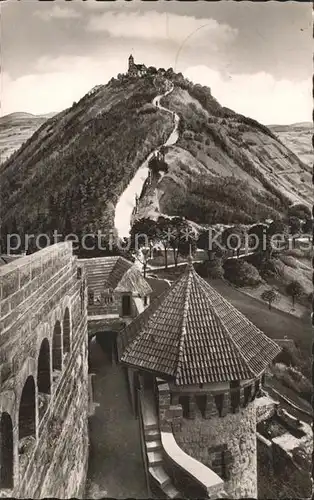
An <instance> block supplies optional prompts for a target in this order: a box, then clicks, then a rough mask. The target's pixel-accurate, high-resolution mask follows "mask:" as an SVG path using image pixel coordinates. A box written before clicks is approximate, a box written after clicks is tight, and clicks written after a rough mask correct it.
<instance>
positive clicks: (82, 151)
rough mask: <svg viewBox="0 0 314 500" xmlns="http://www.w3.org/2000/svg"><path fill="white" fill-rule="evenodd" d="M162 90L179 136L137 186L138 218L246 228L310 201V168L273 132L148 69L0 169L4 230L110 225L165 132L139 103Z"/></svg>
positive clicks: (50, 127) (96, 98)
mask: <svg viewBox="0 0 314 500" xmlns="http://www.w3.org/2000/svg"><path fill="white" fill-rule="evenodd" d="M169 84H171V85H173V91H172V92H170V93H169V95H168V96H167V97H165V98H164V99H163V100H162V105H163V106H164V107H166V108H168V109H170V110H172V111H174V112H175V113H177V114H178V115H179V117H180V122H179V139H178V141H177V142H176V143H175V145H172V146H170V147H168V148H166V156H165V161H166V163H167V164H168V172H166V173H165V174H164V175H163V176H161V175H160V174H159V175H158V174H157V175H155V177H154V178H153V179H152V183H151V184H150V185H148V183H146V186H144V189H143V192H142V196H141V198H140V200H139V205H138V212H139V215H141V216H146V215H150V214H151V213H152V211H153V212H154V214H155V215H156V214H158V213H160V212H161V213H165V214H169V215H176V214H178V215H184V216H186V217H188V218H190V219H191V220H194V221H195V222H198V223H206V222H207V223H217V222H221V223H230V222H243V223H250V222H252V221H253V222H254V221H256V220H260V219H262V218H267V217H277V216H279V217H280V216H281V215H283V214H284V213H285V212H286V209H287V206H288V204H289V203H291V202H293V201H302V202H306V203H307V204H309V200H310V196H311V195H310V189H309V185H310V172H309V169H308V167H307V166H306V165H305V164H303V163H302V162H301V161H300V159H299V158H298V157H297V156H296V155H295V154H294V153H293V152H291V151H290V150H289V149H288V148H287V147H286V146H284V145H283V144H282V142H281V141H280V140H278V138H277V137H276V136H275V135H274V133H273V132H271V131H270V130H269V129H268V128H267V127H265V126H262V125H260V124H259V123H258V122H256V121H254V120H252V119H250V118H247V117H244V116H242V115H238V114H236V113H234V112H233V111H232V110H229V109H227V108H224V107H222V106H221V105H220V104H219V103H218V102H217V101H216V100H215V99H214V97H213V96H212V95H211V91H210V89H209V88H208V87H202V86H200V85H194V84H192V83H191V82H189V81H188V80H186V79H184V78H183V76H182V75H181V74H175V73H174V72H173V71H172V70H171V69H169V70H167V71H166V72H165V71H164V70H158V71H156V70H155V69H154V68H152V69H151V70H149V71H148V74H146V75H144V76H142V77H137V78H131V77H129V76H128V75H118V78H116V79H115V78H113V79H112V80H111V81H110V82H109V83H108V84H107V85H98V86H97V87H95V88H94V89H93V90H92V91H91V92H89V93H88V94H87V95H86V96H84V97H83V98H82V99H81V100H80V101H79V102H77V103H73V106H72V107H71V108H69V109H67V110H65V111H63V112H62V113H59V114H58V115H55V116H53V117H52V118H50V119H49V120H48V121H46V122H45V123H44V124H43V125H42V126H41V127H40V128H39V129H38V130H37V131H36V132H35V133H34V134H33V135H32V137H31V138H29V139H28V140H27V141H26V143H25V144H24V145H23V146H22V147H21V148H20V149H19V150H18V151H17V152H15V153H14V154H13V155H12V156H11V157H10V158H9V159H8V160H7V161H6V162H5V163H4V164H3V165H1V166H0V183H1V187H2V189H1V194H0V196H1V198H0V201H1V206H2V208H3V207H5V212H3V214H2V219H3V222H2V234H5V233H7V232H16V231H18V232H19V233H21V234H25V233H31V234H33V233H35V234H38V233H40V232H45V233H48V234H50V233H51V232H52V231H53V230H54V229H57V230H58V231H59V232H62V233H63V234H64V233H69V232H75V233H77V234H79V233H81V232H83V231H97V230H100V231H104V230H108V228H109V227H112V224H113V220H114V210H115V206H116V203H117V200H118V198H119V196H120V195H121V193H122V192H123V191H124V189H125V188H126V187H127V185H128V183H129V182H130V180H131V179H132V178H133V176H134V174H135V172H136V171H137V170H138V168H139V167H140V166H141V165H142V164H143V162H144V161H145V159H146V158H147V156H148V155H149V154H150V153H151V152H152V151H154V149H156V148H158V147H159V146H161V145H162V144H164V143H165V141H166V139H167V137H168V136H169V134H170V132H171V131H172V130H173V121H172V118H171V113H169V112H166V111H165V110H163V109H160V108H156V107H155V106H148V105H147V104H148V103H150V102H151V101H152V100H153V98H154V97H156V96H157V95H159V94H161V93H162V92H164V91H165V90H166V89H167V88H169ZM302 180H304V181H305V182H303V183H302ZM43 193H44V196H43ZM244 193H245V196H244Z"/></svg>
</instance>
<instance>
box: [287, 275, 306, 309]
mask: <svg viewBox="0 0 314 500" xmlns="http://www.w3.org/2000/svg"><path fill="white" fill-rule="evenodd" d="M286 292H287V294H288V295H289V296H290V297H291V298H292V305H293V306H294V304H295V300H296V299H299V298H301V297H302V295H303V294H304V290H303V287H302V285H301V283H300V282H299V281H297V280H293V281H290V283H289V284H288V285H287V287H286Z"/></svg>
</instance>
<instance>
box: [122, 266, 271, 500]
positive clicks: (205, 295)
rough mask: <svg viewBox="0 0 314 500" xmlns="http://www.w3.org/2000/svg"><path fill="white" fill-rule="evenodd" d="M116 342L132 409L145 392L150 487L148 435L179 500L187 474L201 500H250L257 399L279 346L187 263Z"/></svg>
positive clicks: (153, 470) (151, 459)
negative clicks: (156, 445) (223, 496)
mask: <svg viewBox="0 0 314 500" xmlns="http://www.w3.org/2000/svg"><path fill="white" fill-rule="evenodd" d="M119 340H120V344H119V351H120V352H121V361H122V363H124V364H125V366H126V367H127V369H128V378H129V385H130V393H131V395H132V400H133V405H134V408H136V400H135V392H136V390H137V388H138V387H142V391H141V392H140V394H141V398H142V401H141V402H140V405H142V408H143V421H144V433H145V432H146V439H147V450H148V462H149V471H150V475H151V477H152V480H155V482H156V477H157V476H158V474H157V472H156V467H155V466H156V461H155V458H156V457H154V456H152V454H151V453H150V451H149V450H150V447H149V446H150V445H149V433H148V430H151V431H152V430H154V432H155V440H156V441H159V442H160V444H161V446H160V451H161V450H162V449H163V452H164V453H165V455H166V456H167V457H168V464H167V463H165V468H166V469H167V470H168V473H169V475H170V476H173V472H174V476H173V477H174V478H175V477H177V483H176V479H174V481H175V484H174V486H175V487H176V488H177V489H178V491H177V496H180V497H182V496H185V495H187V493H188V492H187V489H186V488H187V485H185V486H184V483H182V468H184V467H185V472H186V473H187V474H188V475H189V476H190V479H192V480H194V483H195V484H194V485H193V487H194V489H195V487H196V484H197V485H198V488H199V491H198V495H200V496H202V497H204V494H205V495H206V496H208V497H209V498H212V497H213V496H214V497H215V496H216V495H217V497H219V496H221V494H223V492H224V491H225V492H226V493H227V494H228V495H229V496H230V497H232V498H241V497H253V498H256V497H257V449H256V409H255V405H254V399H255V398H256V397H257V396H258V395H259V394H260V391H261V384H262V382H263V377H264V372H265V370H266V368H267V365H268V364H269V363H271V361H272V360H273V359H274V358H275V357H276V355H277V354H278V353H279V352H280V348H279V347H278V345H277V344H276V343H275V342H273V341H272V340H270V339H269V338H268V337H266V335H264V334H263V333H262V332H261V331H260V330H258V328H256V327H255V326H254V325H253V324H252V323H251V322H250V321H248V319H247V318H245V317H244V316H243V315H242V314H241V313H240V312H239V311H238V310H236V309H235V308H234V307H233V306H232V305H231V304H229V303H228V302H227V301H226V300H225V299H224V298H223V297H222V296H221V295H219V293H218V292H216V291H215V290H214V289H213V288H212V287H211V286H210V285H209V284H208V283H207V282H206V281H205V280H203V279H202V278H201V277H200V276H199V275H198V274H197V273H196V271H195V270H194V268H193V265H192V264H189V265H188V266H187V270H186V271H185V273H184V274H183V276H182V277H181V278H180V279H179V280H178V281H177V282H176V283H175V284H174V285H173V286H172V287H171V288H170V289H169V291H168V292H166V293H165V294H163V295H162V296H161V297H160V298H159V299H157V300H156V301H154V302H153V303H152V304H151V306H150V307H148V308H147V309H146V310H145V311H144V312H143V313H142V314H141V315H139V316H138V318H136V319H135V320H134V321H133V322H132V323H131V324H130V325H129V326H127V327H126V328H125V330H124V331H123V332H122V333H121V335H120V337H119ZM145 415H146V417H147V421H146V417H145ZM152 424H155V427H152ZM145 426H146V428H145ZM180 456H181V458H180V463H179V464H178V463H177V459H178V457H180ZM161 457H162V455H160V457H159V459H160V463H163V460H162V458H161ZM192 458H193V459H194V461H192ZM169 461H170V462H171V467H169ZM160 463H158V465H159V466H160ZM180 469H181V473H180ZM178 478H181V479H180V480H178ZM200 485H201V487H200ZM180 486H181V491H179V489H180ZM182 487H183V488H185V491H183V492H182ZM190 488H191V487H190ZM190 491H191V489H190ZM187 496H189V495H187Z"/></svg>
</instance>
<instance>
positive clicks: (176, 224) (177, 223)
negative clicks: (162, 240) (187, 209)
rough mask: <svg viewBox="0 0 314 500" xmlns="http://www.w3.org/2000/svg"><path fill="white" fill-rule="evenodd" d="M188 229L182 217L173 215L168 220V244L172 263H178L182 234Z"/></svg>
mask: <svg viewBox="0 0 314 500" xmlns="http://www.w3.org/2000/svg"><path fill="white" fill-rule="evenodd" d="M187 230H188V225H187V222H186V221H185V219H183V218H182V217H173V218H172V219H170V220H169V221H168V231H169V246H170V247H171V248H172V251H173V260H174V265H175V267H177V265H178V257H179V248H180V245H181V244H182V243H183V240H184V235H185V234H186V231H187Z"/></svg>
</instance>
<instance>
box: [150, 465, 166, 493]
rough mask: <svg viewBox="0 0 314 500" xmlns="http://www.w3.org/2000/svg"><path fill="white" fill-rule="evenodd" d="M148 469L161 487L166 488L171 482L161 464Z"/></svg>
mask: <svg viewBox="0 0 314 500" xmlns="http://www.w3.org/2000/svg"><path fill="white" fill-rule="evenodd" d="M148 471H149V473H150V475H151V476H152V477H153V478H154V479H155V481H156V482H157V483H158V485H159V487H160V488H164V487H166V486H167V484H169V483H171V479H170V477H169V476H168V474H167V473H166V471H165V469H164V468H163V467H162V466H161V465H158V466H156V467H149V469H148Z"/></svg>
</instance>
